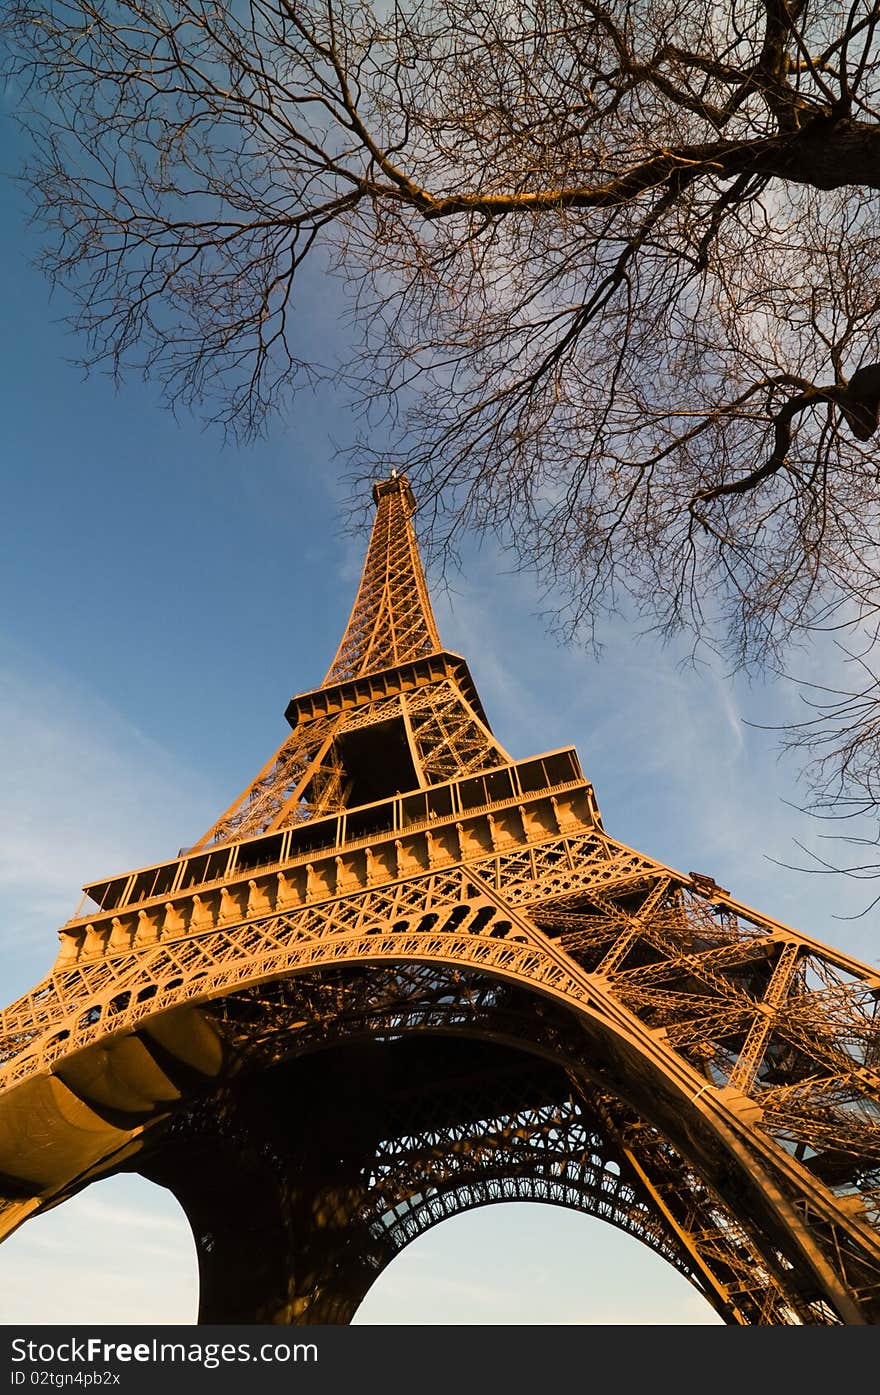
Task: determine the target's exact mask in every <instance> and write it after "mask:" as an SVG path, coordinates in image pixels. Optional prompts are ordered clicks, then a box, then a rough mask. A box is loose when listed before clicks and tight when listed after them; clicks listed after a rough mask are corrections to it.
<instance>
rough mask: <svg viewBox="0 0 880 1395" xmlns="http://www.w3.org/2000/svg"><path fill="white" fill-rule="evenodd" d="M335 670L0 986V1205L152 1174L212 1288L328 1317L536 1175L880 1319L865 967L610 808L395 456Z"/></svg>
mask: <svg viewBox="0 0 880 1395" xmlns="http://www.w3.org/2000/svg"><path fill="white" fill-rule="evenodd" d="M375 496H376V502H377V520H376V528H375V530H374V534H373V540H372V543H371V546H370V551H369V553H368V558H367V564H366V566H365V569H364V575H363V577H362V581H361V588H360V590H359V593H358V598H357V599H356V601H355V606H354V609H353V612H352V617H351V620H350V621H349V626H348V628H347V630H346V633H345V637H344V640H343V644H342V645H341V647H340V650H339V652H338V654H337V657H336V659H335V660H334V661H333V664H332V665H331V668H330V671H329V673H328V675H327V678H326V680H325V682H324V684H323V685H322V686H321V688H319V689H315V690H314V691H312V692H310V693H305V694H300V695H299V696H298V697H295V698H294V699H292V700H291V703H290V704H289V706H288V709H287V714H286V715H287V718H288V721H289V722H290V725H291V727H292V733H291V735H290V736H289V737H288V738H287V740H286V741H285V742H284V743H282V745H281V747H280V748H279V750H278V752H276V754H275V756H273V757H272V759H271V760H270V761H269V763H268V764H267V765H266V767H265V768H264V770H263V771H261V772H260V774H259V775H258V776H257V778H256V780H254V781H253V782H252V784H251V785H250V786H249V787H248V789H247V790H245V792H244V793H243V794H242V795H241V796H240V798H239V799H238V800H236V801H235V802H234V803H233V804H232V805H231V806H230V808H229V809H228V810H227V811H226V813H225V814H224V815H223V816H222V817H221V818H220V819H219V820H218V822H217V823H216V824H215V825H214V826H213V827H212V828H211V829H210V830H208V832H207V833H206V834H205V836H204V837H203V838H202V839H201V840H200V841H199V842H198V843H197V844H195V845H194V846H193V847H192V848H190V849H184V850H182V851H181V852H180V853H179V854H178V856H177V857H176V858H174V859H172V860H171V861H169V862H166V863H162V864H159V865H157V866H154V867H149V868H142V869H139V870H137V871H134V872H130V873H125V874H121V875H119V876H113V877H108V878H106V879H105V880H104V881H102V882H99V883H94V884H91V885H89V886H88V887H86V888H85V893H86V895H85V899H84V903H83V905H82V907H81V908H80V911H79V912H78V913H77V915H76V916H75V917H74V918H73V919H72V920H70V921H69V922H67V923H66V924H65V925H64V926H63V927H62V928H61V931H60V932H59V934H60V939H61V949H60V953H59V957H58V961H57V963H56V965H55V967H54V969H53V970H52V972H51V973H50V974H49V975H47V977H46V978H45V979H44V980H42V982H41V983H39V984H37V985H36V987H35V988H34V989H33V990H32V991H31V992H30V993H28V994H26V995H24V997H22V998H21V999H19V1000H18V1002H16V1003H13V1004H11V1005H10V1006H9V1007H8V1008H7V1009H6V1010H5V1011H4V1012H3V1013H2V1016H0V1238H2V1236H3V1235H4V1234H8V1233H10V1232H11V1231H12V1230H13V1229H14V1228H15V1227H16V1226H17V1225H19V1224H21V1223H22V1222H23V1221H24V1220H26V1219H27V1218H28V1216H30V1215H33V1214H34V1213H35V1212H37V1211H39V1210H44V1209H46V1208H47V1207H50V1206H53V1205H56V1204H58V1203H59V1202H62V1201H63V1200H65V1199H66V1198H67V1197H69V1196H71V1195H73V1194H74V1193H75V1192H77V1191H79V1190H80V1189H81V1188H82V1187H84V1186H87V1185H88V1184H89V1183H90V1182H92V1181H94V1180H96V1179H97V1178H99V1177H101V1176H106V1175H109V1174H110V1173H113V1172H118V1171H120V1170H125V1169H128V1170H137V1171H141V1172H143V1173H144V1175H146V1176H148V1177H152V1178H153V1179H154V1180H156V1181H159V1182H161V1183H163V1184H164V1185H166V1186H168V1187H170V1188H171V1189H172V1190H173V1191H174V1192H175V1194H176V1195H177V1196H178V1198H179V1199H180V1201H181V1203H182V1205H183V1206H184V1209H185V1210H186V1212H187V1214H188V1216H189V1218H190V1221H191V1224H192V1227H193V1231H194V1234H195V1237H196V1242H197V1246H198V1251H199V1263H200V1275H201V1301H200V1320H201V1321H204V1322H231V1321H261V1322H275V1323H314V1322H320V1323H328V1322H345V1321H349V1320H350V1318H351V1316H352V1314H353V1312H354V1311H355V1310H356V1308H357V1306H358V1304H359V1303H360V1301H361V1299H362V1298H363V1296H364V1294H365V1293H366V1291H367V1289H368V1288H369V1286H370V1284H371V1283H372V1282H373V1280H374V1279H375V1277H376V1275H377V1274H378V1273H379V1272H380V1271H381V1269H382V1268H383V1267H384V1266H385V1265H386V1264H387V1263H388V1262H389V1260H390V1259H391V1258H392V1257H393V1255H394V1254H396V1253H397V1252H398V1251H399V1250H400V1249H401V1248H402V1247H403V1246H404V1245H405V1244H406V1243H408V1242H409V1240H411V1239H412V1238H414V1236H415V1235H417V1234H419V1233H421V1232H422V1231H423V1230H424V1229H425V1228H427V1227H428V1226H430V1225H432V1224H435V1223H436V1222H437V1221H439V1220H441V1219H444V1218H445V1217H446V1216H447V1215H451V1214H455V1213H456V1212H459V1211H462V1210H466V1209H468V1208H470V1207H473V1206H478V1205H484V1204H488V1203H489V1202H491V1201H495V1200H502V1199H510V1198H516V1199H528V1200H544V1201H551V1202H556V1203H558V1204H561V1205H565V1206H570V1207H574V1208H576V1209H579V1210H583V1211H585V1212H587V1213H588V1214H591V1215H596V1216H600V1217H602V1218H604V1219H605V1220H608V1221H609V1222H610V1223H612V1224H614V1225H616V1226H619V1227H620V1228H622V1229H624V1230H626V1231H628V1232H629V1233H631V1234H633V1235H635V1236H636V1237H637V1238H638V1239H640V1240H641V1241H642V1242H643V1243H645V1244H646V1245H648V1246H650V1247H651V1248H653V1249H654V1250H655V1251H657V1253H659V1254H661V1255H662V1256H663V1257H664V1258H665V1259H666V1260H667V1261H668V1262H669V1263H670V1264H672V1265H674V1266H675V1267H676V1268H677V1269H679V1270H680V1271H681V1272H682V1273H683V1274H685V1275H686V1276H687V1277H688V1278H689V1279H690V1280H691V1282H692V1283H693V1284H694V1285H695V1286H696V1287H697V1288H698V1290H699V1291H700V1292H701V1293H702V1294H703V1295H704V1296H705V1298H706V1300H707V1301H708V1302H709V1303H711V1304H712V1306H713V1307H714V1308H715V1309H716V1311H717V1312H718V1313H719V1314H721V1316H722V1317H723V1318H724V1320H725V1321H727V1322H729V1323H777V1324H779V1323H811V1324H836V1323H849V1324H864V1323H876V1322H877V1321H878V1319H880V1070H878V1062H880V1027H878V1021H877V1014H876V1007H877V1001H878V997H880V975H878V974H877V972H876V971H875V970H874V969H872V968H871V967H870V966H868V965H865V964H861V963H859V962H858V961H856V960H854V959H852V958H851V957H850V956H848V955H846V954H844V953H842V952H840V951H838V950H835V949H833V948H832V947H829V946H827V945H823V944H821V943H819V942H818V941H816V940H813V939H811V938H810V937H809V936H806V935H803V934H800V933H799V932H798V931H796V930H793V929H792V928H791V927H790V926H787V925H784V924H782V923H781V922H779V921H776V920H774V919H773V918H772V917H769V916H766V915H763V914H762V913H760V912H757V911H754V910H752V909H751V908H749V907H746V906H743V905H742V904H741V903H739V902H737V901H736V900H735V899H734V898H733V897H732V896H731V895H730V893H729V892H727V891H725V890H724V889H723V888H720V887H718V886H717V885H716V884H715V882H714V881H713V880H712V878H710V877H706V876H701V875H699V874H697V873H687V874H686V873H681V872H677V871H675V870H674V869H672V868H670V867H667V866H665V865H663V864H661V863H659V862H657V861H656V860H654V859H651V858H649V857H646V856H644V855H643V854H641V853H639V852H636V851H634V850H633V849H631V848H628V847H627V846H626V845H624V844H623V843H621V842H619V841H617V840H615V839H613V838H611V837H609V835H608V834H607V833H606V832H605V831H604V828H603V826H602V821H601V818H600V816H599V812H598V808H597V805H596V801H595V797H594V794H593V790H592V787H591V786H590V784H589V782H588V781H587V780H585V779H584V776H583V774H582V772H581V769H580V764H579V761H578V759H577V755H576V753H575V752H574V751H573V750H572V749H571V748H565V749H563V750H559V751H554V752H545V753H544V754H543V755H541V756H537V757H533V758H531V759H529V760H525V761H513V760H511V758H510V757H509V756H508V755H507V753H506V752H505V751H504V749H503V748H502V747H501V745H500V744H499V743H498V741H497V739H496V738H495V737H494V735H493V734H492V731H491V729H490V727H489V725H488V722H487V719H486V716H485V713H484V711H483V708H482V705H481V703H480V699H479V696H478V695H477V692H476V689H475V687H474V684H473V680H472V678H471V676H470V674H469V671H468V669H467V665H466V664H465V662H464V660H463V659H461V658H460V657H459V656H457V655H454V654H451V653H448V652H447V651H444V650H442V649H441V648H440V643H439V638H438V636H437V631H436V626H435V623H434V620H433V616H432V615H431V613H430V605H429V602H428V599H427V592H426V589H425V583H424V577H423V575H422V572H421V565H420V563H419V560H418V553H417V550H416V546H415V537H414V534H413V531H412V526H411V521H410V515H411V512H412V504H413V501H412V495H411V493H410V492H409V487H408V485H407V484H406V482H405V481H403V480H399V479H394V478H392V479H390V480H387V481H383V482H382V483H381V484H380V485H377V486H376V491H375Z"/></svg>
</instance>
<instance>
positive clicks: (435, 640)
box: [322, 471, 441, 688]
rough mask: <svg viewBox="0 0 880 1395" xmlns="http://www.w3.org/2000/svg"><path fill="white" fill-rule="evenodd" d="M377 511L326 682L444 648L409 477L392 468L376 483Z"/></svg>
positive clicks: (434, 652)
mask: <svg viewBox="0 0 880 1395" xmlns="http://www.w3.org/2000/svg"><path fill="white" fill-rule="evenodd" d="M373 499H374V500H375V503H376V517H375V520H374V522H373V532H372V536H371V538H370V545H369V548H368V549H367V556H366V560H365V562H364V570H363V572H362V574H361V580H360V585H359V586H358V591H357V595H356V597H355V601H354V605H353V606H352V611H351V616H350V618H349V621H348V624H347V625H346V627H345V633H344V635H343V636H342V640H341V642H340V645H339V648H338V649H337V651H336V656H335V658H334V659H333V662H332V664H331V665H330V668H329V670H328V672H327V677H326V678H325V679H324V682H323V684H322V687H325V688H326V687H329V686H330V685H331V684H333V683H343V682H346V681H347V680H348V679H351V678H362V677H363V676H364V675H365V674H368V673H375V672H376V671H377V670H379V669H383V668H393V667H394V666H395V665H396V664H403V663H408V662H410V661H411V660H413V659H422V658H424V657H425V656H426V655H428V654H436V653H438V652H439V651H440V647H441V646H440V636H439V634H438V632H437V623H436V621H435V619H434V613H433V611H432V609H431V599H430V597H429V595H428V587H427V584H426V582H425V573H424V571H423V570H422V563H421V559H420V557H419V547H418V543H417V542H416V536H415V532H414V530H413V526H412V516H413V514H414V513H415V507H416V505H415V499H414V498H413V492H412V490H411V489H410V486H409V481H408V480H407V479H406V477H405V476H404V475H398V474H397V473H396V471H392V473H391V475H390V477H389V478H388V479H386V480H380V481H379V482H378V483H376V484H374V485H373Z"/></svg>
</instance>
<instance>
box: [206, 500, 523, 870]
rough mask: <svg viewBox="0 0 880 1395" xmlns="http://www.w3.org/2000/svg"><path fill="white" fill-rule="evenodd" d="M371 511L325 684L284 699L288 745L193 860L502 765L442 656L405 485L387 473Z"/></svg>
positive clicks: (462, 673) (457, 660)
mask: <svg viewBox="0 0 880 1395" xmlns="http://www.w3.org/2000/svg"><path fill="white" fill-rule="evenodd" d="M373 499H374V501H375V503H376V517H375V520H374V523H373V531H372V534H371V536H370V544H369V547H368V549H367V556H366V561H365V562H364V569H363V573H362V575H361V579H360V584H359V586H358V590H357V595H356V597H355V601H354V605H353V606H352V611H351V616H350V618H349V621H348V625H347V626H346V629H345V633H344V634H343V636H342V641H341V643H340V645H339V648H338V649H337V651H336V656H335V658H334V659H333V662H332V664H331V665H330V668H329V670H328V672H327V676H326V678H325V679H324V681H323V683H322V684H321V686H320V688H316V689H314V690H313V691H311V692H308V693H301V694H299V695H298V696H296V697H294V698H292V699H291V701H290V703H289V704H288V707H287V711H286V714H285V715H286V717H287V720H288V722H289V723H290V725H291V727H292V728H293V731H292V732H291V734H290V736H289V737H288V738H287V740H286V741H285V742H284V743H283V744H282V745H281V747H280V748H279V749H278V751H276V753H275V755H274V756H273V757H272V758H271V760H270V761H269V762H268V764H267V765H266V766H265V767H264V768H263V769H262V770H261V771H260V773H259V775H258V776H257V777H256V779H255V780H253V781H252V782H251V784H250V785H249V786H248V787H247V789H246V790H244V792H243V793H242V794H241V795H240V796H239V797H238V799H236V800H235V801H234V803H233V804H232V805H231V806H230V807H229V808H228V809H227V810H226V812H225V813H224V814H222V815H221V817H220V818H219V819H218V820H217V822H216V823H215V824H213V826H212V827H211V828H209V829H208V831H207V833H206V834H205V835H204V837H203V838H201V839H200V841H199V842H198V843H196V844H193V847H192V848H191V849H190V851H191V852H192V851H195V850H197V849H200V848H203V847H207V846H208V845H211V844H215V843H225V842H228V841H229V840H230V839H232V838H243V837H250V836H253V835H254V834H256V833H265V832H273V831H276V830H278V829H283V828H287V827H290V826H291V825H293V824H297V823H301V822H305V821H307V820H313V819H319V818H324V817H327V816H329V815H331V814H333V813H334V812H338V811H339V810H342V809H351V808H353V807H356V806H358V805H365V804H372V803H376V802H377V801H381V800H382V799H385V798H387V797H389V796H391V795H394V794H395V793H398V794H400V793H403V792H405V791H407V790H411V789H420V790H422V789H427V788H429V787H430V786H432V785H435V784H437V783H443V782H445V781H448V780H450V779H452V778H453V777H455V776H457V775H461V774H465V773H467V772H470V771H474V770H482V769H486V768H488V767H495V766H498V765H501V764H504V763H505V762H507V761H509V759H510V757H509V756H508V754H507V752H506V751H505V750H504V749H503V747H502V746H501V745H500V744H499V743H498V741H496V739H495V737H494V736H493V735H492V732H491V729H490V727H489V724H488V721H487V720H486V716H485V713H484V712H483V707H482V703H481V702H480V699H479V696H478V694H477V691H476V688H475V687H474V683H473V679H472V678H471V676H470V672H469V670H468V667H467V664H466V663H465V661H464V659H462V658H461V657H460V656H459V655H457V654H450V653H447V652H446V651H445V650H444V649H443V648H442V646H441V644H440V636H439V634H438V632H437V623H436V621H435V619H434V613H433V611H432V609H431V600H430V597H429V595H428V587H427V583H426V581H425V573H424V571H423V570H422V563H421V559H420V557H419V548H418V543H417V542H416V535H415V531H414V529H413V525H412V516H413V514H414V513H415V508H416V505H415V499H414V498H413V492H412V490H411V488H410V485H409V481H408V480H407V478H406V476H405V475H398V474H396V473H394V472H392V473H391V475H390V476H389V477H388V478H387V479H384V480H379V481H377V483H376V484H374V485H373Z"/></svg>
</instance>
